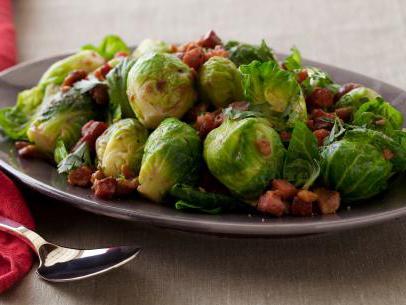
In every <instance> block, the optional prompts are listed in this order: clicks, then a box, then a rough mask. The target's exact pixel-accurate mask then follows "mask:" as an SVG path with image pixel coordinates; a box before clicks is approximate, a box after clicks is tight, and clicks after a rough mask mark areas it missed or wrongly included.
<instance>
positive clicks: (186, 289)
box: [0, 0, 406, 305]
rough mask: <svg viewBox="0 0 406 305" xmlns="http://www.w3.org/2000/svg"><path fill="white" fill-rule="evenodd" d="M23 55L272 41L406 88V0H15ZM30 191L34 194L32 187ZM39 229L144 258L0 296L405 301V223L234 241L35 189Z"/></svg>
mask: <svg viewBox="0 0 406 305" xmlns="http://www.w3.org/2000/svg"><path fill="white" fill-rule="evenodd" d="M14 4H15V5H14V7H15V15H16V23H17V34H18V43H19V48H20V54H19V57H20V60H28V59H32V58H37V57H44V56H48V55H51V54H55V53H59V52H64V51H66V50H70V49H75V48H77V47H79V46H80V45H82V44H84V43H88V42H97V41H98V40H99V39H100V38H101V37H102V36H103V35H104V34H106V33H118V34H120V35H122V36H123V37H124V38H125V39H126V40H127V41H128V42H129V43H132V44H135V43H137V42H138V41H140V40H141V39H143V38H145V37H152V38H162V39H165V40H168V41H174V42H178V41H185V40H189V39H193V38H196V37H198V36H199V35H200V34H202V33H204V32H205V31H206V30H207V29H210V28H213V29H216V30H217V32H218V33H219V34H220V35H221V36H222V37H224V39H229V38H238V39H241V40H245V41H248V42H257V41H258V40H259V39H261V38H266V39H267V40H268V41H269V42H270V43H271V45H272V46H273V47H274V48H275V49H276V50H277V51H287V50H288V49H289V48H290V46H291V45H292V44H295V45H296V46H298V47H299V48H300V49H301V50H302V53H303V54H304V56H305V57H307V58H309V59H315V60H319V61H321V62H326V63H332V64H335V65H337V66H341V67H344V68H348V69H350V70H354V71H357V72H361V73H365V74H368V75H370V76H373V77H376V78H379V79H382V80H385V81H387V82H389V83H392V84H394V85H397V86H400V87H403V88H406V85H405V80H406V73H405V71H404V70H405V68H406V37H405V32H406V25H405V22H406V19H405V18H406V2H405V1H400V0H399V1H395V0H393V1H392V0H386V1H379V0H374V1H363V0H345V1H325V0H302V1H294V0H289V1H277V0H275V1H269V0H268V1H260V0H249V1H231V0H229V1H220V0H217V1H192V0H173V1H164V0H161V1H128V0H114V1H107V0H106V1H100V0H91V1H90V0H89V1H80V0H69V1H56V0H36V1H34V0H14ZM27 194H29V193H28V192H27ZM30 198H32V200H31V203H32V208H33V209H34V212H35V216H36V217H37V220H38V230H39V232H40V233H42V234H43V235H44V236H45V237H46V238H48V239H49V240H51V241H55V242H57V243H60V244H65V245H68V246H74V247H98V246H103V245H109V244H125V243H134V242H137V243H139V244H140V245H142V246H144V247H145V251H144V252H143V253H142V255H141V256H140V257H139V259H138V260H137V261H135V262H133V263H130V264H129V265H127V266H125V267H124V268H122V269H119V270H117V271H114V272H112V273H110V274H107V275H104V276H101V277H98V278H94V279H89V280H86V281H83V282H78V283H70V284H58V285H50V284H47V283H45V282H42V281H40V280H38V278H37V277H36V276H35V274H34V272H32V273H31V274H30V275H29V276H28V277H27V278H26V279H25V280H24V281H23V282H22V283H21V284H20V285H19V286H18V287H16V288H15V289H13V290H12V291H10V292H9V293H8V294H6V295H4V296H2V297H1V299H0V304H18V305H24V304H32V305H51V304H52V305H53V304H64V305H65V304H66V305H67V304H106V305H118V304H143V305H148V304H151V305H152V304H162V305H172V304H173V305H183V304H184V305H191V304H196V305H200V304H207V305H209V304H230V305H240V304H241V305H248V304H252V305H262V304H288V305H294V304H300V305H304V304H311V305H316V304H323V305H327V304H345V305H347V304H379V305H383V304H405V303H406V292H405V291H406V290H405V289H404V287H406V276H405V272H406V260H405V258H404V257H405V253H404V252H405V250H406V224H405V220H404V219H402V220H398V221H392V222H391V223H386V224H383V225H378V226H374V227H370V228H363V229H359V230H352V231H346V232H340V233H337V234H330V235H319V236H309V237H304V238H292V239H229V238H218V237H211V236H204V235H198V234H187V233H180V232H175V231H169V230H159V229H156V228H151V227H145V226H140V225H137V224H132V223H125V222H121V221H117V220H114V219H108V218H105V217H100V216H95V215H92V214H88V213H85V212H81V211H78V210H74V209H72V208H70V207H68V206H65V205H63V204H62V203H59V202H55V201H51V200H45V199H44V198H43V197H39V196H35V195H30Z"/></svg>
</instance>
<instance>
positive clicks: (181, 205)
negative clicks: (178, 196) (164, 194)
mask: <svg viewBox="0 0 406 305" xmlns="http://www.w3.org/2000/svg"><path fill="white" fill-rule="evenodd" d="M175 209H177V210H186V211H195V212H204V213H207V214H212V215H215V214H220V213H221V212H222V208H221V207H216V208H212V209H206V208H203V207H201V206H200V205H198V204H197V205H196V204H192V203H189V202H186V201H184V200H178V201H176V203H175Z"/></svg>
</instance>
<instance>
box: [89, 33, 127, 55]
mask: <svg viewBox="0 0 406 305" xmlns="http://www.w3.org/2000/svg"><path fill="white" fill-rule="evenodd" d="M82 50H92V51H96V52H97V53H99V54H100V55H101V56H103V57H104V58H105V59H107V60H110V59H112V58H113V57H114V55H115V54H116V53H118V52H125V53H127V54H130V49H129V48H128V46H127V45H126V43H125V42H124V41H123V40H122V39H121V37H119V36H117V35H107V36H106V37H104V38H103V40H102V41H101V42H100V44H99V46H97V47H96V46H94V45H91V44H87V45H84V46H83V47H82Z"/></svg>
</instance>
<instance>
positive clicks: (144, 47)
mask: <svg viewBox="0 0 406 305" xmlns="http://www.w3.org/2000/svg"><path fill="white" fill-rule="evenodd" d="M172 52H173V47H172V45H170V44H169V43H167V42H165V41H162V40H152V39H144V40H143V41H141V43H140V44H139V45H138V47H137V48H136V49H135V51H134V52H133V54H132V57H133V58H135V59H138V58H139V57H141V56H142V55H144V54H147V53H172Z"/></svg>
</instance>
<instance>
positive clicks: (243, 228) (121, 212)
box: [0, 54, 406, 236]
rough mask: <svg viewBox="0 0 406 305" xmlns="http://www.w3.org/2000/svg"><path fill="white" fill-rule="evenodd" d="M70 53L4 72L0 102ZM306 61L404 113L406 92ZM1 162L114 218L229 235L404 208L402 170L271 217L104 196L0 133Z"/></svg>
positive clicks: (356, 222)
mask: <svg viewBox="0 0 406 305" xmlns="http://www.w3.org/2000/svg"><path fill="white" fill-rule="evenodd" d="M65 56H67V54H64V55H61V56H54V57H50V58H46V59H42V60H36V61H31V62H27V63H23V64H20V65H17V66H15V67H13V68H11V69H9V70H7V71H4V72H2V73H1V74H0V107H3V106H7V105H13V104H14V103H15V98H16V94H17V93H18V91H20V90H22V89H24V88H27V87H31V86H34V85H35V83H36V82H37V81H38V80H39V78H40V76H41V74H42V73H43V72H44V71H45V70H46V69H47V67H49V66H50V65H51V64H52V63H53V62H55V61H57V60H59V59H61V58H63V57H65ZM305 63H306V64H307V65H312V66H316V67H320V68H321V69H323V70H325V71H327V72H329V73H330V74H331V75H332V77H333V78H334V79H335V80H336V81H337V82H338V83H346V82H350V81H352V82H359V83H362V84H364V85H366V86H368V87H371V88H373V89H375V90H377V91H378V92H380V93H381V94H382V95H383V96H384V97H385V98H386V99H387V100H389V101H391V102H392V103H393V104H394V105H395V106H396V107H397V108H398V109H400V110H401V111H402V112H403V113H405V114H406V104H405V103H404V100H405V99H406V92H405V91H403V90H401V89H399V88H396V87H393V86H391V85H388V84H385V83H383V82H380V81H378V80H374V79H372V78H369V77H366V76H363V75H360V74H357V73H353V72H349V71H346V70H343V69H339V68H336V67H333V66H329V65H324V64H320V63H317V62H312V61H306V62H305ZM0 166H1V167H2V168H3V169H4V170H6V171H7V172H9V173H10V174H12V175H13V176H15V177H16V178H17V179H19V180H21V181H22V182H23V183H25V184H27V185H28V186H30V187H32V188H34V189H35V190H37V191H39V192H41V193H43V194H46V195H47V196H49V197H52V198H55V199H59V200H62V201H65V202H68V203H70V204H72V205H74V206H76V207H78V208H80V209H84V210H88V211H90V212H93V213H97V214H103V215H107V216H111V217H115V218H120V219H126V220H131V221H138V222H145V223H149V224H153V225H157V226H160V227H167V228H174V229H180V230H186V231H196V232H204V233H214V234H226V235H240V236H241V235H245V236H249V235H251V236H270V235H274V236H275V235H285V236H286V235H302V234H312V233H321V232H328V231H335V230H342V229H348V228H353V227H358V226H364V225H370V224H373V223H378V222H382V221H385V220H389V219H393V218H395V217H399V216H401V215H404V214H406V200H405V199H406V191H405V189H406V188H405V187H402V185H403V184H404V182H405V178H404V177H403V176H398V177H397V178H395V179H394V180H393V181H392V183H391V186H390V188H389V189H388V191H386V192H385V193H384V194H382V195H380V196H378V197H375V198H374V199H371V200H369V201H367V202H363V203H362V204H359V205H356V204H353V205H352V207H351V209H343V210H341V211H339V212H338V214H336V215H328V216H314V217H305V218H300V217H297V218H295V217H284V218H280V219H277V218H268V217H261V216H250V215H247V214H224V215H216V216H211V215H202V214H187V213H183V212H179V211H176V210H174V209H171V208H169V207H165V206H162V205H158V204H154V203H151V202H148V201H146V200H144V199H142V198H139V197H134V198H133V199H126V200H111V201H106V200H100V199H96V198H95V197H93V195H92V193H91V191H90V190H89V189H82V188H77V187H71V186H70V185H68V184H67V183H66V181H65V177H63V176H60V175H58V174H57V172H56V170H55V168H54V167H52V166H51V165H50V164H47V163H45V162H42V161H39V160H24V159H20V158H18V157H17V155H16V151H15V149H14V145H13V144H12V143H11V142H10V141H8V140H7V139H5V138H2V137H1V136H0Z"/></svg>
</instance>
